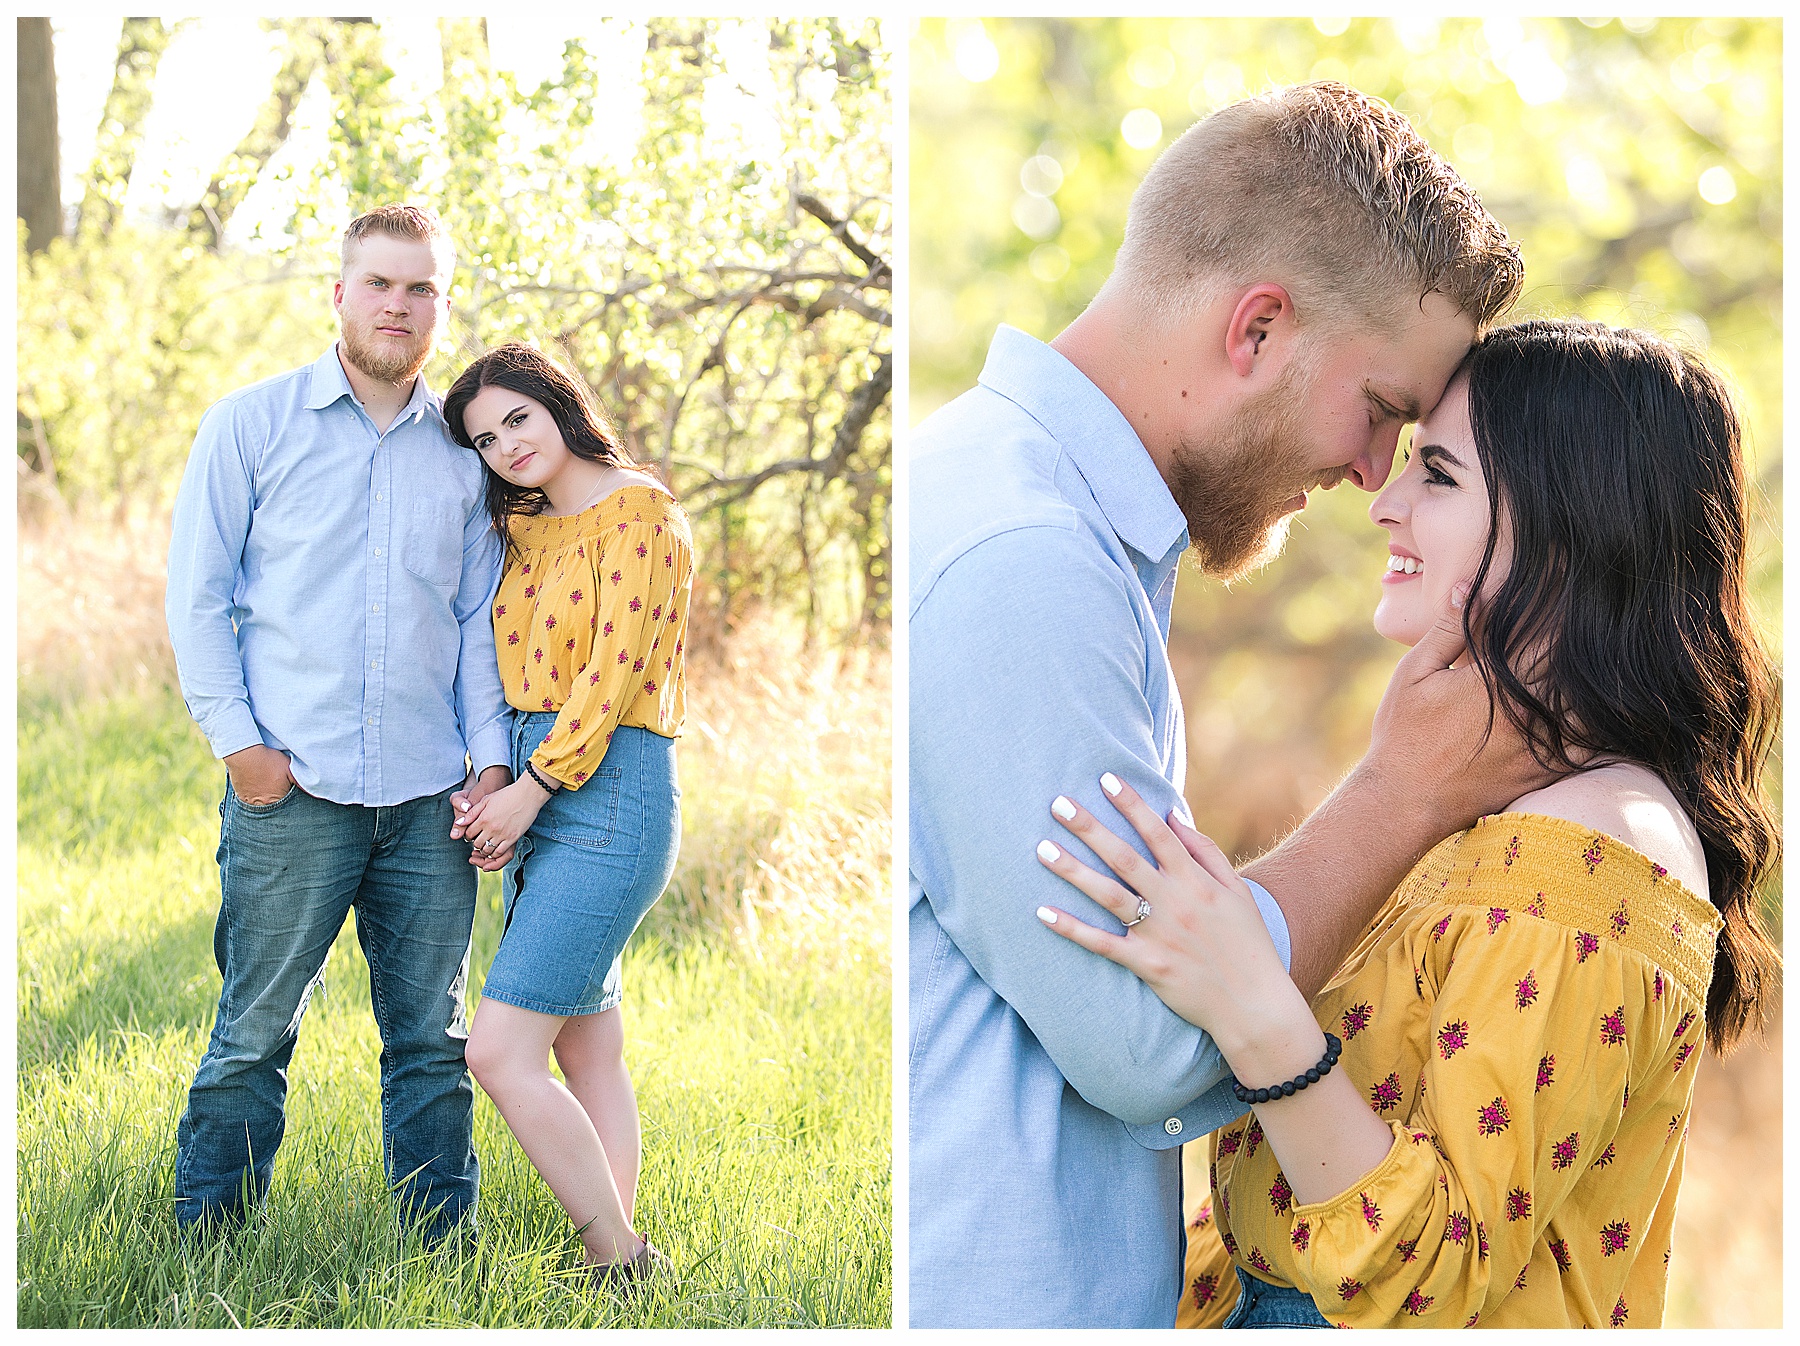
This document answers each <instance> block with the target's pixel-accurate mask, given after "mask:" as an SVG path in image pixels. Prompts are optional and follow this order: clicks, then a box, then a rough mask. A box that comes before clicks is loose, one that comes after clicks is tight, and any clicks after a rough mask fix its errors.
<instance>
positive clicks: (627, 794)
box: [481, 711, 681, 1018]
mask: <svg viewBox="0 0 1800 1346" xmlns="http://www.w3.org/2000/svg"><path fill="white" fill-rule="evenodd" d="M555 724H556V714H555V712H553V711H529V712H515V713H514V716H513V734H512V758H513V772H514V774H515V775H518V774H522V773H523V771H524V769H525V761H526V759H527V758H529V757H530V756H531V754H532V753H533V752H534V751H536V749H537V746H538V744H540V743H542V742H543V741H544V739H545V738H546V737H547V736H548V735H549V733H550V730H551V729H552V728H553V727H554V726H555ZM680 844H681V786H680V784H679V783H678V781H677V779H676V775H675V740H674V739H671V738H664V737H663V736H662V735H661V734H653V733H651V732H650V731H649V730H648V729H639V728H637V727H635V726H630V725H621V726H620V727H619V728H618V729H616V730H614V731H613V737H612V742H611V743H609V744H608V745H607V747H606V756H605V757H603V758H602V759H601V761H600V767H599V769H598V770H597V771H595V772H594V774H593V775H592V776H590V777H589V778H588V779H587V780H586V781H584V782H583V783H582V785H581V788H580V789H577V790H571V789H568V788H567V787H565V788H563V789H561V790H558V791H557V792H556V793H555V794H554V795H552V796H551V797H550V798H549V800H548V801H547V802H546V803H545V804H544V807H543V808H542V809H541V810H540V811H539V812H538V816H537V819H536V820H535V821H534V822H533V823H532V824H531V828H530V830H529V831H527V832H526V833H525V835H524V836H523V837H521V838H520V839H519V843H518V845H517V846H516V847H515V848H514V850H513V858H512V860H511V861H510V862H509V863H508V864H507V866H506V869H505V871H504V873H503V875H502V878H501V890H502V892H503V894H504V896H505V900H506V927H505V931H504V933H503V934H502V935H501V937H500V950H499V952H498V953H496V954H495V955H494V962H493V965H492V966H491V967H489V968H488V975H487V982H486V984H485V985H484V986H483V987H482V991H481V994H482V996H483V997H484V998H492V999H494V1000H500V1001H504V1002H505V1003H506V1004H508V1005H517V1006H518V1007H519V1008H520V1009H528V1010H536V1011H537V1012H538V1013H539V1014H559V1015H563V1016H565V1017H569V1018H573V1017H574V1016H576V1015H578V1014H599V1013H601V1012H602V1011H604V1010H609V1009H612V1008H614V1007H615V1006H616V1005H618V1003H619V1001H620V1000H621V999H622V998H623V994H624V992H623V989H622V987H621V986H620V984H619V962H620V955H621V954H622V953H623V952H624V950H625V941H626V940H628V939H630V938H631V932H632V931H633V930H636V929H637V926H638V922H639V921H641V920H643V919H644V913H645V912H647V911H649V910H650V908H651V906H652V904H654V903H655V901H656V899H657V898H659V897H661V896H662V892H663V889H664V888H666V887H667V886H668V884H669V879H670V877H671V876H672V875H673V874H674V873H675V851H676V848H677V847H678V846H679V845H680Z"/></svg>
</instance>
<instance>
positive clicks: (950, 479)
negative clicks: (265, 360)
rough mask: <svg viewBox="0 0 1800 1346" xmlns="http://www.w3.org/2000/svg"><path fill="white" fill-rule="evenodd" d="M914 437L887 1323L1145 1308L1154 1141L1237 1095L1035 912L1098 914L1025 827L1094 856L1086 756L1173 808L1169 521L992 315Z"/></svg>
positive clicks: (1161, 1142) (1170, 1195)
mask: <svg viewBox="0 0 1800 1346" xmlns="http://www.w3.org/2000/svg"><path fill="white" fill-rule="evenodd" d="M912 444H913V450H912V460H911V476H910V495H909V499H910V501H911V524H910V533H911V546H912V550H911V575H912V593H911V600H910V614H911V615H910V623H911V624H910V627H909V634H908V641H909V651H910V652H909V658H908V674H907V676H908V682H909V686H910V704H911V710H910V715H909V724H910V739H911V757H910V763H911V789H910V818H911V823H910V826H911V833H910V836H911V840H910V851H911V854H910V868H911V894H910V913H909V927H910V935H909V948H910V952H909V955H908V975H909V979H910V983H911V984H910V987H909V1006H910V1019H911V1022H910V1029H911V1043H910V1051H909V1059H908V1063H907V1064H908V1080H909V1085H910V1099H909V1118H910V1131H911V1140H910V1156H909V1174H910V1179H909V1194H910V1202H911V1210H910V1218H909V1224H910V1261H911V1276H910V1289H909V1298H910V1322H911V1325H912V1326H914V1327H965V1326H966V1327H986V1326H992V1327H1169V1326H1172V1325H1173V1323H1174V1319H1175V1309H1176V1304H1177V1298H1178V1296H1179V1294H1180V1289H1181V1259H1182V1251H1183V1240H1182V1227H1181V1170H1180V1151H1179V1149H1178V1148H1176V1147H1178V1146H1179V1145H1181V1144H1182V1143H1183V1142H1185V1141H1190V1140H1194V1139H1197V1138H1198V1137H1200V1136H1202V1135H1204V1134H1205V1133H1206V1132H1208V1131H1210V1130H1212V1129H1214V1128H1215V1127H1217V1126H1219V1125H1221V1124H1223V1123H1224V1122H1226V1121H1228V1120H1230V1119H1231V1118H1233V1117H1235V1116H1237V1115H1239V1114H1240V1113H1242V1112H1243V1111H1244V1109H1243V1108H1242V1107H1241V1106H1240V1105H1239V1104H1238V1103H1237V1102H1236V1100H1234V1099H1233V1098H1232V1096H1231V1094H1230V1091H1229V1081H1228V1080H1227V1079H1226V1074H1227V1070H1226V1066H1225V1063H1224V1060H1223V1058H1222V1057H1221V1056H1220V1054H1219V1052H1218V1049H1217V1048H1216V1047H1214V1045H1213V1043H1212V1040H1211V1039H1210V1038H1208V1037H1207V1035H1206V1034H1205V1033H1203V1032H1201V1031H1200V1030H1199V1029H1197V1028H1195V1027H1193V1026H1192V1025H1191V1024H1188V1023H1186V1022H1185V1021H1183V1020H1182V1019H1180V1018H1179V1017H1177V1016H1176V1015H1175V1014H1174V1013H1172V1012H1171V1011H1170V1010H1169V1009H1168V1008H1167V1007H1165V1006H1164V1005H1163V1003H1162V1002H1161V1001H1160V1000H1158V999H1157V998H1156V996H1155V995H1154V994H1153V993H1152V992H1151V991H1150V989H1149V988H1148V987H1147V986H1145V985H1144V983H1143V982H1141V981H1139V980H1138V979H1137V978H1136V977H1135V976H1133V975H1132V974H1131V973H1129V972H1127V971H1125V970H1124V969H1123V968H1120V967H1117V966H1115V965H1114V964H1112V963H1110V962H1107V961H1106V960H1104V959H1101V958H1097V957H1095V956H1094V955H1092V954H1090V953H1087V952H1086V951H1084V950H1082V949H1081V948H1079V947H1077V946H1076V945H1074V944H1070V943H1068V942H1067V941H1065V940H1063V939H1062V938H1060V937H1059V936H1057V935H1055V934H1053V933H1051V932H1050V931H1049V930H1047V929H1045V928H1044V926H1043V925H1042V924H1041V923H1040V922H1039V921H1038V919H1037V917H1036V915H1035V912H1036V909H1037V907H1038V906H1039V905H1050V906H1055V907H1059V908H1062V909H1064V910H1067V911H1071V912H1073V913H1074V914H1076V915H1077V916H1079V917H1081V918H1082V919H1083V920H1086V921H1089V922H1091V923H1093V924H1096V925H1100V926H1103V927H1105V928H1107V929H1110V930H1114V931H1117V930H1119V929H1120V928H1121V927H1120V926H1119V923H1118V922H1117V921H1116V920H1114V919H1113V918H1112V917H1111V916H1110V915H1109V914H1107V913H1106V912H1105V911H1104V910H1103V909H1102V908H1101V907H1100V906H1099V905H1098V904H1096V903H1094V902H1092V901H1090V900H1089V899H1088V898H1086V897H1084V896H1083V895H1082V894H1081V893H1079V892H1078V891H1077V890H1076V889H1074V888H1073V887H1071V886H1069V885H1068V884H1066V883H1064V882H1063V881H1062V880H1060V879H1058V878H1057V877H1056V876H1055V875H1054V874H1052V873H1050V872H1049V871H1048V870H1046V869H1044V868H1043V866H1042V865H1040V864H1039V863H1038V860H1037V858H1036V856H1035V855H1034V854H1033V852H1034V850H1035V848H1036V846H1037V843H1038V842H1039V840H1041V839H1042V838H1045V837H1050V838H1052V839H1054V840H1055V841H1056V843H1057V844H1058V845H1061V846H1068V847H1071V848H1072V849H1073V851H1074V852H1075V854H1076V855H1077V856H1079V858H1081V859H1082V860H1084V861H1086V862H1087V863H1088V864H1090V865H1094V866H1096V867H1101V868H1103V866H1101V865H1100V862H1099V860H1098V859H1097V857H1095V856H1094V855H1093V854H1092V853H1091V852H1090V851H1088V850H1087V849H1086V848H1085V847H1084V846H1082V845H1081V843H1080V842H1078V841H1075V840H1074V838H1073V836H1072V835H1070V834H1069V833H1067V832H1064V831H1063V830H1062V829H1061V828H1059V827H1057V826H1056V824H1055V820H1054V819H1053V818H1052V817H1051V815H1050V810H1049V805H1050V801H1051V800H1052V799H1053V798H1055V797H1056V796H1057V795H1058V794H1066V795H1069V796H1070V797H1071V798H1074V799H1075V800H1077V801H1079V802H1080V803H1081V804H1082V805H1083V806H1084V807H1085V808H1087V809H1089V810H1091V811H1092V812H1093V813H1094V814H1095V816H1097V817H1099V818H1100V819H1101V820H1103V821H1105V822H1108V823H1109V824H1110V825H1111V826H1112V827H1113V829H1114V830H1115V831H1117V832H1119V833H1120V834H1121V835H1122V836H1124V837H1126V838H1127V839H1128V840H1131V841H1132V842H1133V843H1134V844H1137V841H1136V834H1135V833H1134V832H1133V831H1132V830H1131V827H1130V825H1129V824H1128V823H1126V822H1125V820H1124V818H1123V817H1122V816H1121V815H1120V814H1119V813H1118V812H1117V811H1116V810H1115V809H1114V808H1113V807H1112V805H1111V804H1110V803H1109V802H1108V801H1107V799H1106V796H1105V795H1104V794H1103V793H1102V792H1101V790H1100V786H1099V776H1100V773H1101V772H1103V771H1114V772H1117V773H1118V774H1119V775H1121V776H1123V777H1124V778H1125V779H1126V780H1127V781H1128V782H1130V784H1131V785H1132V786H1133V787H1134V788H1136V789H1137V790H1138V792H1139V793H1140V794H1142V795H1143V797H1144V798H1145V800H1146V801H1147V802H1148V803H1149V804H1150V806H1151V807H1152V808H1154V809H1156V810H1157V811H1158V812H1160V813H1164V814H1166V813H1168V812H1169V811H1170V810H1171V809H1174V810H1177V811H1178V812H1179V813H1180V815H1181V816H1182V817H1184V818H1186V817H1187V816H1188V811H1187V806H1186V804H1185V803H1184V802H1183V800H1182V794H1181V791H1182V783H1183V778H1184V776H1185V773H1186V745H1185V730H1184V727H1183V722H1182V714H1181V701H1180V697H1179V695H1178V692H1177V689H1176V686H1175V678H1174V675H1173V673H1172V672H1171V671H1170V668H1169V661H1168V654H1167V641H1168V630H1169V611H1170V605H1171V602H1172V600H1173V598H1174V593H1175V571H1176V566H1177V563H1178V562H1179V560H1180V558H1181V554H1182V552H1183V551H1185V550H1186V548H1187V544H1188V535H1187V525H1186V521H1185V520H1184V519H1183V518H1182V515H1181V511H1180V510H1179V509H1178V508H1177V507H1176V504H1175V501H1174V499H1173V497H1171V496H1170V494H1169V491H1168V488H1167V487H1166V486H1165V485H1164V483H1163V480H1162V477H1161V475H1160V474H1159V473H1158V472H1157V470H1156V466H1155V464H1154V463H1153V462H1152V461H1151V459H1150V456H1149V454H1148V453H1147V452H1146V450H1145V449H1144V446H1143V444H1142V442H1141V441H1140V440H1139V439H1138V437H1137V435H1136V434H1135V433H1134V432H1133V431H1132V429H1131V427H1130V425H1129V424H1128V423H1127V422H1126V420H1125V418H1124V417H1123V416H1122V415H1121V414H1120V413H1119V411H1118V409H1117V408H1116V407H1115V406H1114V405H1113V404H1112V403H1111V402H1110V401H1109V400H1108V399H1107V398H1106V396H1105V395H1104V394H1103V393H1102V392H1101V391H1100V390H1099V389H1098V388H1096V387H1095V386H1094V385H1093V384H1092V383H1091V382H1089V381H1088V379H1087V378H1086V377H1085V376H1084V375H1083V374H1082V373H1081V372H1080V371H1079V370H1078V369H1076V368H1075V366H1074V365H1072V364H1070V363H1069V362H1068V361H1067V360H1065V359H1064V358H1063V357H1062V356H1061V355H1059V354H1057V353H1056V352H1055V351H1054V350H1052V349H1051V348H1050V347H1049V346H1046V345H1044V344H1042V343H1041V342H1038V341H1035V340H1033V339H1032V338H1030V337H1028V336H1026V335H1025V334H1024V333H1022V332H1018V331H1016V330H1014V329H1012V328H1007V327H1002V328H1001V329H1000V330H999V331H998V332H997V333H996V334H995V337H994V341H993V345H992V346H991V347H990V349H989V351H988V358H987V366H986V368H985V369H983V371H982V374H981V382H980V385H979V386H978V387H976V388H974V389H972V390H971V391H969V392H967V393H965V394H964V395H963V396H961V397H959V398H957V399H956V400H955V401H954V402H952V403H950V404H949V405H948V406H946V407H944V408H943V409H942V410H940V411H939V412H937V413H936V414H935V415H933V416H932V417H931V418H930V419H928V420H927V421H926V422H925V423H924V424H923V425H921V426H920V427H919V428H918V430H917V431H915V432H914V434H913V436H912ZM1139 849H1140V850H1143V847H1142V846H1141V845H1139ZM1145 854H1146V855H1147V854H1148V852H1147V851H1146V852H1145ZM1251 886H1252V890H1253V891H1254V892H1255V893H1256V896H1257V901H1258V904H1259V905H1260V906H1261V908H1262V911H1263V918H1264V921H1265V923H1266V924H1267V925H1268V926H1269V930H1270V933H1271V935H1272V936H1273V937H1274V939H1275V944H1276V947H1277V949H1278V950H1279V951H1280V952H1281V957H1282V961H1283V963H1284V964H1285V963H1286V962H1287V960H1288V957H1289V950H1288V934H1287V926H1286V923H1285V922H1284V921H1283V920H1282V918H1281V913H1280V909H1279V908H1278V907H1276V905H1275V903H1274V901H1273V900H1272V899H1271V898H1270V897H1269V895H1268V894H1267V893H1266V892H1264V891H1262V890H1261V889H1260V888H1258V887H1256V885H1254V884H1253V885H1251Z"/></svg>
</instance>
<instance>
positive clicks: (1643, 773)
mask: <svg viewBox="0 0 1800 1346" xmlns="http://www.w3.org/2000/svg"><path fill="white" fill-rule="evenodd" d="M1512 809H1513V810H1514V811H1516V812H1520V813H1542V814H1546V815H1548V816H1549V817H1552V818H1566V819H1568V820H1569V821H1570V822H1573V823H1580V824H1581V825H1582V826H1583V827H1591V828H1593V829H1594V830H1595V831H1596V832H1604V833H1606V834H1607V835H1608V836H1613V837H1617V838H1618V839H1619V840H1620V841H1622V842H1624V843H1625V844H1626V845H1627V846H1629V847H1631V848H1632V849H1633V850H1635V851H1638V852H1640V853H1641V854H1643V855H1646V856H1648V857H1649V858H1650V859H1651V860H1653V861H1655V862H1656V863H1657V864H1659V865H1661V866H1662V867H1663V868H1664V869H1666V870H1668V871H1669V876H1670V877H1671V878H1674V879H1677V880H1679V881H1680V882H1681V883H1682V884H1683V885H1685V886H1686V887H1687V888H1688V889H1689V891H1691V892H1693V893H1696V894H1699V895H1700V896H1703V897H1704V896H1706V894H1707V882H1706V853H1705V852H1704V851H1703V850H1702V849H1701V846H1700V834H1699V833H1698V832H1696V831H1695V830H1694V824H1693V820H1692V819H1690V818H1689V817H1688V815H1687V811H1686V810H1685V809H1683V808H1682V807H1681V804H1680V803H1679V801H1677V800H1676V798H1675V796H1674V794H1673V793H1672V792H1671V791H1670V789H1669V787H1668V786H1667V785H1666V784H1664V783H1663V780H1662V778H1661V777H1660V776H1658V775H1657V774H1656V773H1655V772H1654V771H1651V770H1650V769H1649V768H1648V767H1642V766H1638V765H1637V764H1636V763H1632V762H1614V763H1612V764H1610V765H1607V766H1600V767H1593V768H1590V769H1589V770H1587V771H1578V772H1576V773H1575V774H1574V775H1571V776H1564V777H1563V778H1562V779H1561V780H1558V781H1554V782H1552V783H1551V784H1549V785H1546V786H1545V787H1544V788H1543V789H1541V790H1533V791H1532V792H1531V793H1530V794H1527V795H1521V796H1520V797H1519V798H1518V799H1516V800H1514V801H1513V803H1512Z"/></svg>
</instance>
